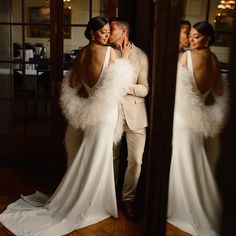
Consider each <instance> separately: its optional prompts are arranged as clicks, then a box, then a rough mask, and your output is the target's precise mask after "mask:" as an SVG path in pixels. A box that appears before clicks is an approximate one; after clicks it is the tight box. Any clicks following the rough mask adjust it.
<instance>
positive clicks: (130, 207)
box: [123, 201, 138, 221]
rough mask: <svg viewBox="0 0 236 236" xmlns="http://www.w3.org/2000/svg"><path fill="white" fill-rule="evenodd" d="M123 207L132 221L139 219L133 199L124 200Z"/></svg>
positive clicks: (126, 215)
mask: <svg viewBox="0 0 236 236" xmlns="http://www.w3.org/2000/svg"><path fill="white" fill-rule="evenodd" d="M123 208H124V213H125V217H126V218H127V219H128V220H130V221H137V220H138V217H137V215H136V213H135V210H134V208H133V203H132V202H131V201H124V202H123Z"/></svg>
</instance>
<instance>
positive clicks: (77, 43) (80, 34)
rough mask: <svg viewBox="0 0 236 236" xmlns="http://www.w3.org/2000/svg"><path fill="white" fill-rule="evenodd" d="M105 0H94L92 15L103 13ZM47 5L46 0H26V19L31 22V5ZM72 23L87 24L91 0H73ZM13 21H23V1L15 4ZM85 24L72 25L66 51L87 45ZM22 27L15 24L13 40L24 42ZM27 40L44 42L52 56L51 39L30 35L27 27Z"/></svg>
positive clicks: (32, 42) (47, 52)
mask: <svg viewBox="0 0 236 236" xmlns="http://www.w3.org/2000/svg"><path fill="white" fill-rule="evenodd" d="M101 2H102V3H103V2H104V1H101V0H93V1H92V4H93V8H92V16H97V15H101V13H102V12H104V9H103V7H104V6H103V4H104V3H103V4H102V3H101ZM42 6H45V0H25V12H26V14H25V21H26V22H28V23H29V22H30V19H29V8H30V7H42ZM70 6H71V9H72V10H71V13H72V14H71V23H72V24H84V25H86V24H87V22H88V20H89V0H80V1H78V0H71V3H70ZM12 13H13V21H14V22H20V21H21V1H19V0H16V1H14V4H13V11H12ZM84 30H85V26H80V27H71V39H65V40H64V52H65V53H70V52H71V50H73V49H77V48H80V47H83V46H85V45H86V44H87V43H88V41H87V39H86V38H85V37H84ZM21 32H22V29H21V27H19V26H14V30H13V35H12V36H13V42H18V43H19V44H22V34H21ZM25 36H26V38H25V42H27V43H31V44H35V43H43V44H44V45H45V46H46V56H47V57H50V41H49V38H32V37H29V28H28V26H26V29H25Z"/></svg>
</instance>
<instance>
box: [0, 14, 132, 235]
mask: <svg viewBox="0 0 236 236" xmlns="http://www.w3.org/2000/svg"><path fill="white" fill-rule="evenodd" d="M85 36H86V38H87V39H89V44H88V45H87V46H85V47H84V48H83V49H82V50H81V51H80V53H79V56H78V58H77V59H76V61H75V63H74V66H73V69H72V73H71V74H69V75H67V76H66V78H64V79H63V83H62V91H61V107H62V110H63V114H64V115H65V117H66V118H67V120H68V123H69V125H68V129H67V133H66V149H67V152H68V155H71V159H70V165H69V168H68V170H67V172H66V174H65V176H64V177H63V179H62V181H61V183H60V184H59V186H58V188H57V189H56V191H55V192H54V194H53V195H52V196H51V197H48V196H46V195H44V194H42V193H40V192H38V191H37V192H36V193H35V194H33V195H30V196H21V199H19V200H17V201H16V202H14V203H12V204H10V205H9V206H8V207H7V209H6V210H5V211H4V212H3V213H2V214H1V215H0V222H1V223H2V224H3V225H4V226H6V227H7V228H8V229H9V230H10V231H11V232H13V233H14V234H16V235H18V236H19V235H24V236H37V235H41V236H60V235H65V234H67V233H69V232H72V231H73V230H75V229H79V228H82V227H85V226H88V225H91V224H95V223H97V222H99V221H101V220H103V219H105V218H108V217H110V216H113V217H115V218H117V217H118V214H117V205H116V194H115V186H114V174H113V154H112V148H113V142H118V141H119V139H120V136H121V134H122V130H121V127H122V123H121V121H122V118H121V117H120V116H119V114H120V112H119V103H120V100H121V98H122V96H124V94H125V93H126V90H127V89H128V86H129V85H130V84H131V83H132V78H133V68H132V66H131V65H130V64H129V62H128V60H126V59H127V58H128V56H129V54H130V50H131V45H130V44H127V45H124V46H123V48H122V49H121V55H122V58H120V59H116V53H115V52H114V50H113V49H112V48H110V47H107V46H106V44H107V41H108V38H109V36H110V27H109V24H108V23H107V21H106V20H105V19H104V18H102V17H94V18H92V19H91V20H90V21H89V22H88V25H87V28H86V30H85ZM80 134H81V135H80ZM73 138H74V139H73ZM72 157H73V158H72Z"/></svg>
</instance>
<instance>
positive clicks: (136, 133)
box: [113, 122, 146, 201]
mask: <svg viewBox="0 0 236 236" xmlns="http://www.w3.org/2000/svg"><path fill="white" fill-rule="evenodd" d="M124 132H125V136H126V142H127V151H128V156H127V167H126V171H125V177H124V183H123V188H122V200H123V201H133V200H134V197H135V194H136V188H137V185H138V180H139V176H140V172H141V166H142V159H143V152H144V147H145V141H146V128H142V129H139V130H131V129H130V128H129V127H128V125H127V123H126V122H125V123H124ZM113 152H114V172H115V181H116V182H117V178H118V172H119V146H117V147H114V149H113Z"/></svg>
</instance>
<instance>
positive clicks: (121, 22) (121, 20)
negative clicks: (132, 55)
mask: <svg viewBox="0 0 236 236" xmlns="http://www.w3.org/2000/svg"><path fill="white" fill-rule="evenodd" d="M112 22H116V23H117V24H118V25H121V26H124V27H125V28H126V29H127V30H128V32H130V30H131V26H130V22H129V21H128V20H127V19H125V18H121V17H116V16H114V17H112V18H111V19H110V20H109V23H112Z"/></svg>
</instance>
